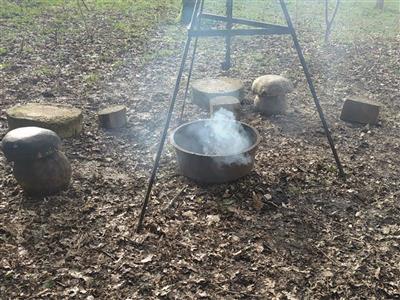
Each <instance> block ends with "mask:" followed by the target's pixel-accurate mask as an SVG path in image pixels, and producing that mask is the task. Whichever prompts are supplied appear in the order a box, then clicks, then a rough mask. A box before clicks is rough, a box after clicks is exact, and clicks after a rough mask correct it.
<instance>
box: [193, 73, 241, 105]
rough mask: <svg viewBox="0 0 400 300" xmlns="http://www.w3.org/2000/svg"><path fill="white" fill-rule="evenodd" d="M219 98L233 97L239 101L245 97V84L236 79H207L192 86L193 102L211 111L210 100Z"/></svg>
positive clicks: (195, 82)
mask: <svg viewBox="0 0 400 300" xmlns="http://www.w3.org/2000/svg"><path fill="white" fill-rule="evenodd" d="M219 96H232V97H236V98H238V99H239V100H240V99H241V98H242V96H243V83H242V82H241V81H240V80H238V79H234V78H227V77H222V78H206V79H200V80H196V81H194V82H193V84H192V102H193V103H194V104H196V105H198V106H200V107H201V108H205V109H209V107H210V100H211V99H212V98H215V97H219Z"/></svg>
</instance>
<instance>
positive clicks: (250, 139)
mask: <svg viewBox="0 0 400 300" xmlns="http://www.w3.org/2000/svg"><path fill="white" fill-rule="evenodd" d="M259 142H260V135H259V134H258V132H257V130H256V129H255V128H253V127H251V126H250V125H247V124H245V123H242V122H238V121H234V120H229V119H223V118H219V119H218V118H217V119H215V118H214V119H205V120H198V121H193V122H189V123H186V124H183V125H181V126H180V127H178V128H177V129H176V130H175V131H174V132H173V134H172V136H171V143H172V145H173V146H174V148H175V151H176V156H177V161H178V165H179V168H180V170H181V173H182V175H184V176H186V177H189V178H191V179H193V180H195V181H197V182H201V183H223V182H230V181H234V180H236V179H239V178H241V177H243V176H245V175H247V174H248V173H250V172H251V170H252V169H253V166H254V157H255V154H256V150H257V146H258V144H259Z"/></svg>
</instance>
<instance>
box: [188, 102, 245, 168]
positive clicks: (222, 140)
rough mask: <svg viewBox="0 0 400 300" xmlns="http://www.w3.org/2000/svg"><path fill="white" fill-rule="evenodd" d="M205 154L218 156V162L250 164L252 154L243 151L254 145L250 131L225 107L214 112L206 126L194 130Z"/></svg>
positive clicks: (216, 158) (224, 163) (216, 159)
mask: <svg viewBox="0 0 400 300" xmlns="http://www.w3.org/2000/svg"><path fill="white" fill-rule="evenodd" d="M193 134H194V135H195V138H196V139H197V141H198V143H199V144H200V145H201V147H202V153H203V154H205V155H212V156H218V157H215V158H214V160H215V161H216V163H218V164H223V165H226V164H248V163H250V162H251V157H250V155H247V154H243V151H245V150H246V149H248V148H249V147H250V146H251V145H252V141H251V137H250V135H249V133H248V132H247V131H246V130H245V129H244V128H243V126H242V124H241V123H240V122H237V121H236V120H235V116H234V114H233V113H232V112H231V111H229V110H226V109H224V108H220V109H219V110H218V111H217V112H215V113H214V115H213V117H212V118H211V119H210V121H208V122H206V123H205V126H203V127H201V128H197V130H196V131H195V132H193Z"/></svg>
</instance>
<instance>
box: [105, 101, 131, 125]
mask: <svg viewBox="0 0 400 300" xmlns="http://www.w3.org/2000/svg"><path fill="white" fill-rule="evenodd" d="M98 115H99V123H100V126H101V127H104V128H107V129H115V128H120V127H124V126H125V125H126V122H127V120H126V106H123V105H113V106H109V107H106V108H104V109H102V110H101V111H99V113H98Z"/></svg>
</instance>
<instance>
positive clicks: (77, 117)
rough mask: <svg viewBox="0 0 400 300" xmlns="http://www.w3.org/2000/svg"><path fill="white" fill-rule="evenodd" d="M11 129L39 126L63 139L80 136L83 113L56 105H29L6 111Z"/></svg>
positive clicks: (72, 108) (69, 107)
mask: <svg viewBox="0 0 400 300" xmlns="http://www.w3.org/2000/svg"><path fill="white" fill-rule="evenodd" d="M6 114H7V120H8V126H9V128H10V129H15V128H19V127H27V126H37V127H42V128H46V129H50V130H52V131H54V132H55V133H56V134H57V135H58V136H60V137H61V138H68V137H73V136H76V135H78V134H79V133H80V132H81V131H82V120H83V116H82V111H81V110H80V109H77V108H74V107H71V106H65V105H56V104H41V103H28V104H25V105H18V106H14V107H12V108H10V109H9V110H7V111H6Z"/></svg>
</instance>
